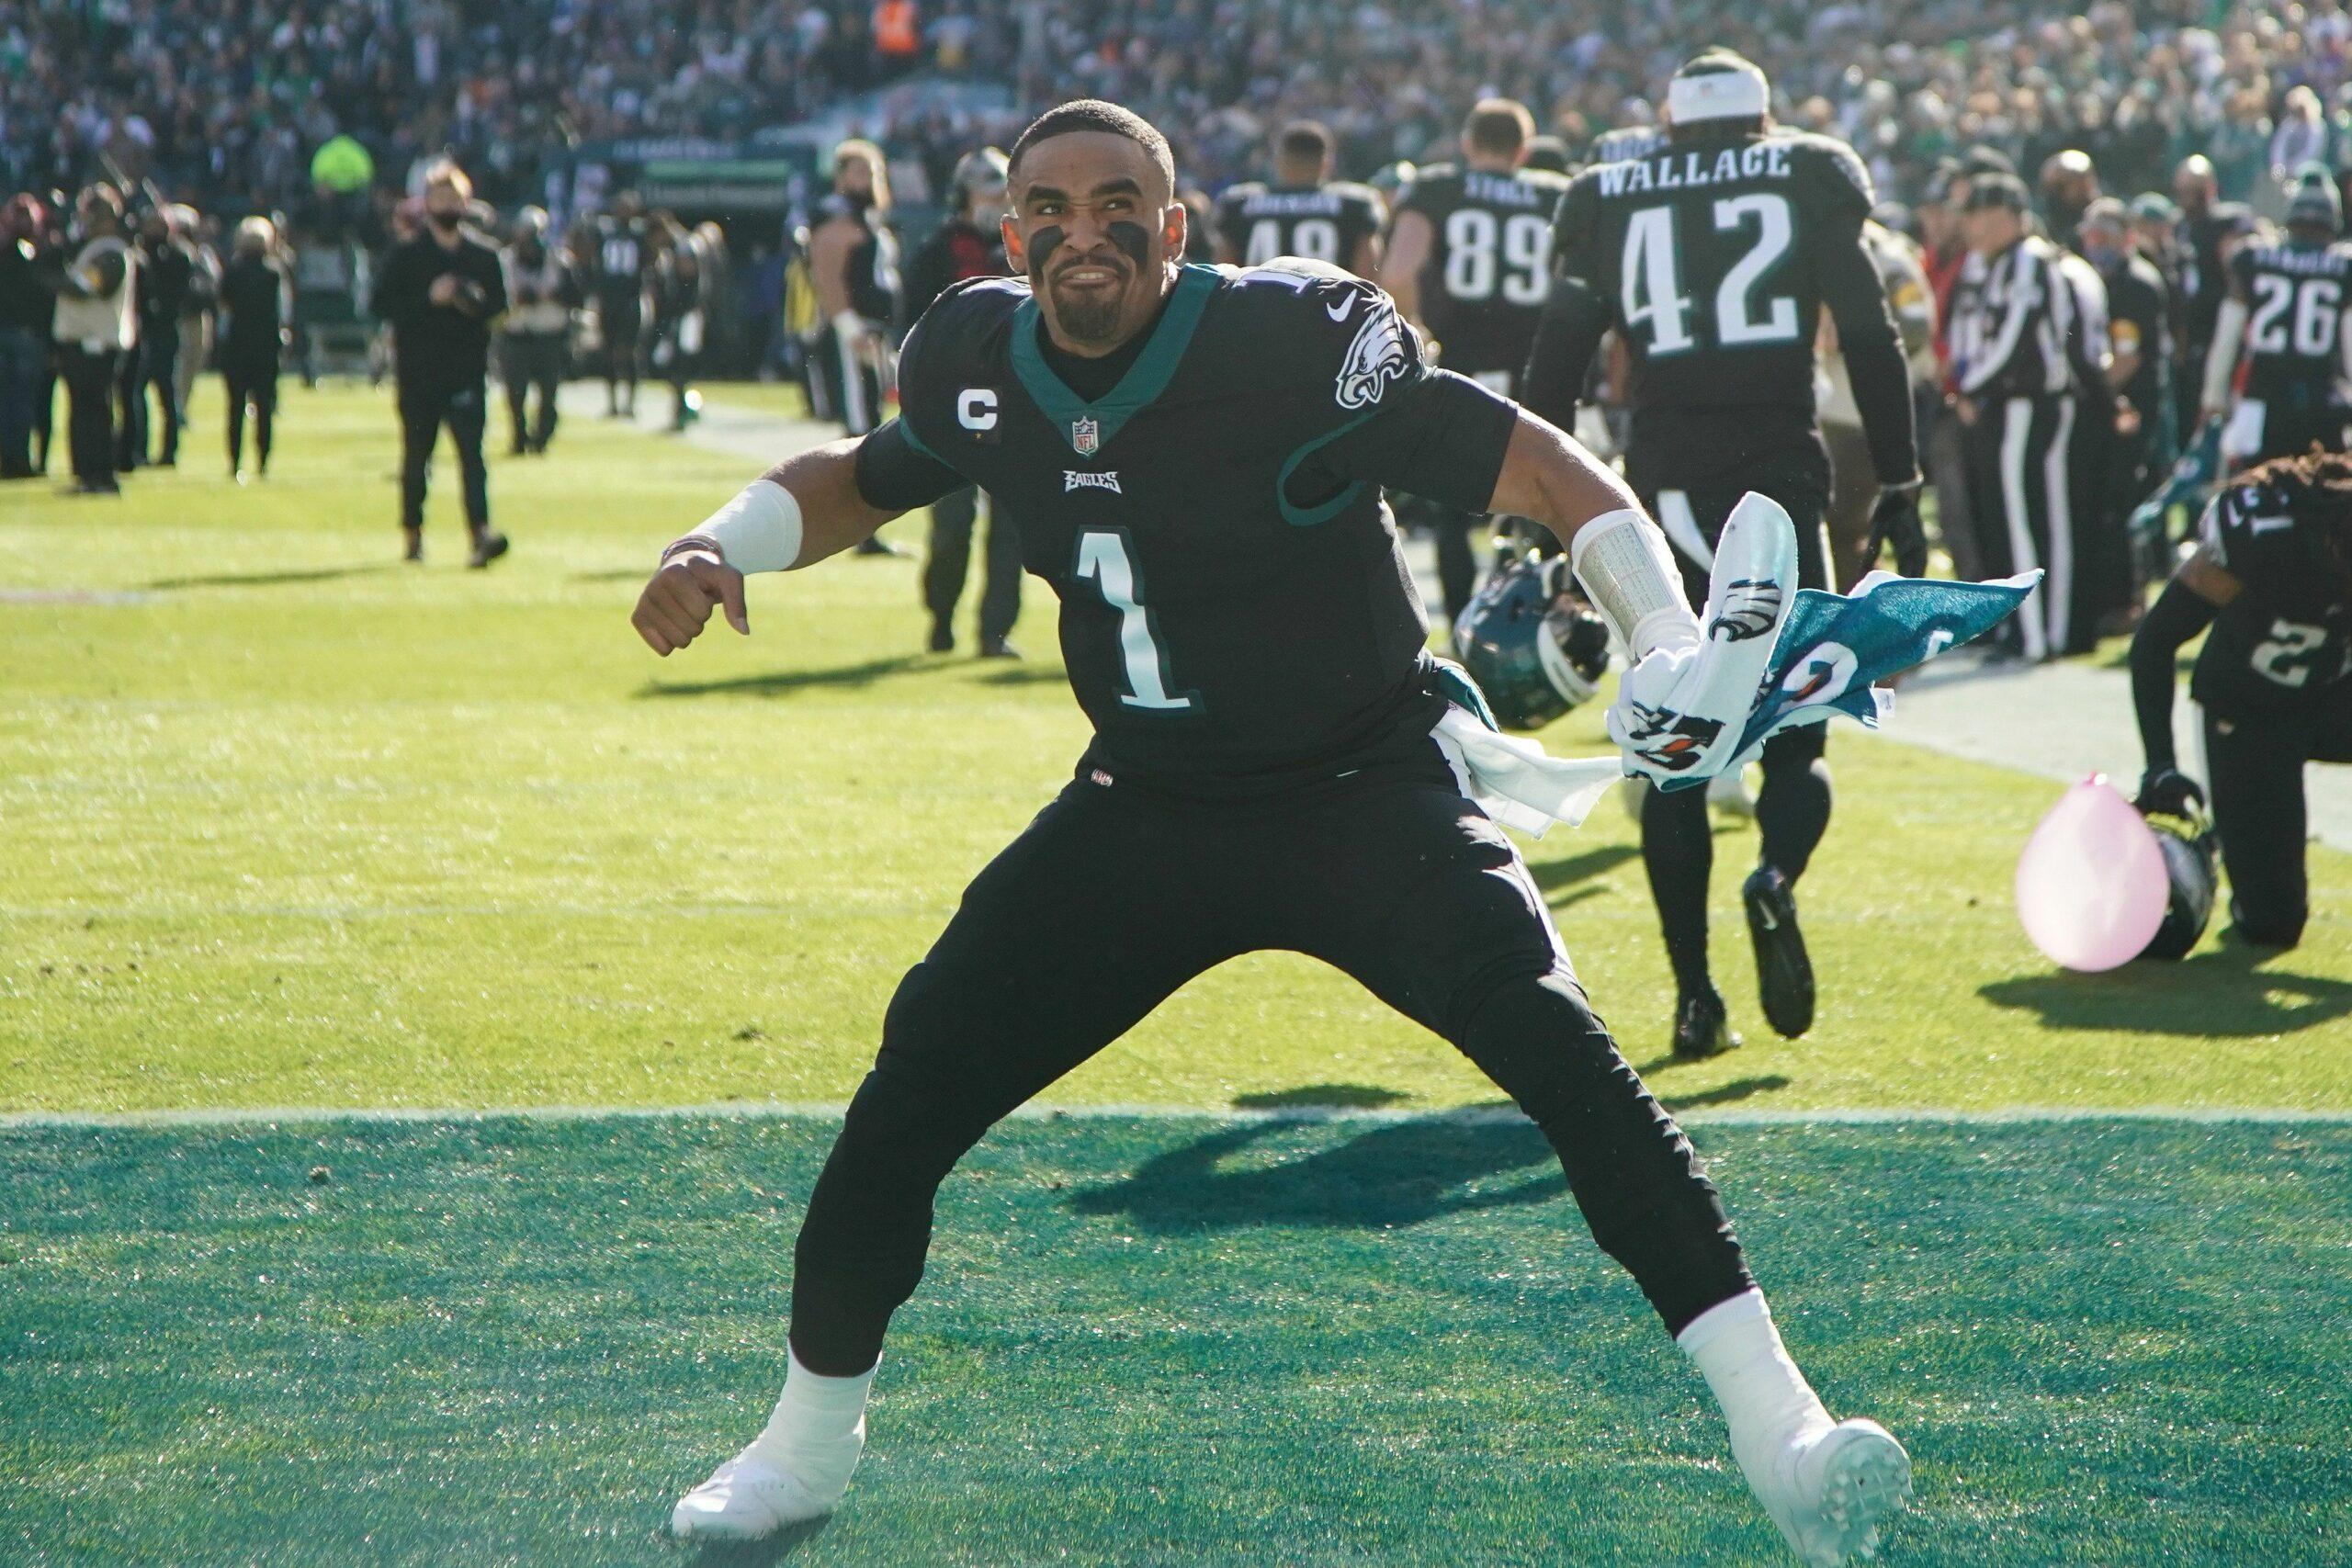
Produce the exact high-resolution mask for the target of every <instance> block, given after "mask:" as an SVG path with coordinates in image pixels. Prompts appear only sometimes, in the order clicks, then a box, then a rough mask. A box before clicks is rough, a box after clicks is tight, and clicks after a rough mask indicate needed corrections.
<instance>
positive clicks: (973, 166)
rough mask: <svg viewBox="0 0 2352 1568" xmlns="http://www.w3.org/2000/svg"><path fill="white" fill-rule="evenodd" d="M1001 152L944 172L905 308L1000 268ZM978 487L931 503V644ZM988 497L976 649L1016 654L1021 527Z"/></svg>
mask: <svg viewBox="0 0 2352 1568" xmlns="http://www.w3.org/2000/svg"><path fill="white" fill-rule="evenodd" d="M1005 175H1006V163H1005V155H1004V153H1003V152H1001V151H999V150H998V149H996V148H994V147H983V148H981V149H980V150H979V151H978V152H971V153H967V154H966V155H965V157H964V159H963V161H962V162H960V163H958V164H956V167H955V170H954V171H953V172H952V173H951V174H950V175H949V177H948V195H949V198H950V200H951V201H952V202H953V204H954V205H953V207H952V208H951V209H950V210H949V212H948V215H947V218H946V220H945V221H944V222H943V223H941V224H940V226H939V227H938V228H937V229H935V230H933V231H932V233H931V235H930V237H929V238H927V239H926V240H924V241H923V243H922V244H920V245H918V246H916V247H915V252H914V254H913V255H911V256H910V257H909V258H908V259H907V269H906V282H907V303H906V313H907V316H908V319H909V320H910V321H911V320H914V319H917V318H919V317H921V316H922V313H923V311H925V310H928V309H930V308H931V302H932V301H933V299H938V298H939V296H940V295H941V294H943V293H944V292H946V290H947V288H949V287H950V286H951V285H953V284H956V283H960V282H962V281H963V280H964V279H966V278H968V277H1000V276H1003V275H1004V273H1005V271H1006V270H1007V269H1006V265H1005V259H1004V231H1003V227H1002V225H1003V221H1004V216H1005V211H1006V208H1007V198H1006V194H1005ZM979 499H980V497H979V491H977V490H974V489H971V488H968V487H967V488H966V489H964V490H960V491H956V493H955V494H954V495H950V496H944V497H942V498H941V499H940V500H938V501H936V502H933V503H932V508H931V548H930V551H929V553H928V554H927V555H926V556H925V558H924V560H923V569H922V597H923V604H924V606H925V607H926V608H928V609H929V610H930V611H931V644H930V647H931V651H932V652H933V653H948V652H952V651H954V649H955V647H956V601H957V600H959V599H961V598H962V597H963V596H964V580H965V578H966V577H967V575H968V574H969V572H970V570H971V560H972V535H973V530H974V528H975V527H976V525H978V521H979ZM988 503H989V535H988V558H987V565H986V567H985V568H984V569H983V570H984V575H983V581H982V583H981V587H980V657H981V658H983V659H1010V658H1015V657H1018V656H1017V655H1016V654H1015V653H1014V651H1013V648H1012V642H1011V641H1010V640H1009V639H1010V638H1011V637H1012V625H1013V623H1014V622H1015V621H1017V620H1018V619H1020V617H1021V533H1020V529H1019V527H1018V525H1015V524H1014V522H1013V521H1012V518H1010V517H1008V516H1006V515H1005V511H1004V503H1003V502H1001V501H1000V500H999V499H998V498H997V497H995V496H993V495H991V496H989V498H988Z"/></svg>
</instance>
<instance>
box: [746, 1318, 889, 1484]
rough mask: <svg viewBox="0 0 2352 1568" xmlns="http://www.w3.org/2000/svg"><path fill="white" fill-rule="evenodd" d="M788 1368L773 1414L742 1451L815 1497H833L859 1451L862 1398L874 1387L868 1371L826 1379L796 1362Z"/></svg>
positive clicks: (862, 1437)
mask: <svg viewBox="0 0 2352 1568" xmlns="http://www.w3.org/2000/svg"><path fill="white" fill-rule="evenodd" d="M787 1354H788V1352H787ZM791 1362H792V1364H791V1367H790V1370H788V1371H786V1373H785V1378H784V1392H783V1393H781V1394H779V1395H777V1396H776V1402H775V1414H774V1415H772V1416H769V1417H768V1424H767V1426H766V1427H765V1428H764V1429H763V1430H762V1432H761V1433H760V1435H759V1436H758V1437H756V1438H752V1446H751V1448H750V1449H749V1450H746V1451H747V1452H749V1453H750V1454H751V1455H752V1457H753V1458H755V1459H757V1460H759V1461H761V1462H762V1463H763V1464H770V1465H774V1466H775V1468H776V1469H778V1470H781V1471H785V1472H787V1473H789V1474H790V1475H792V1476H793V1477H794V1478H795V1479H796V1480H797V1481H799V1482H800V1483H802V1484H803V1485H805V1486H807V1487H808V1488H809V1492H810V1493H811V1494H813V1495H817V1496H820V1497H823V1496H838V1495H840V1494H841V1492H842V1490H843V1489H844V1488H845V1487H847V1486H848V1485H849V1478H850V1472H852V1471H854V1470H855V1469H856V1468H857V1456H858V1455H859V1454H860V1453H863V1452H864V1451H865V1394H866V1391H867V1390H868V1389H870V1388H872V1387H873V1386H874V1370H873V1369H871V1368H869V1369H868V1370H867V1371H864V1372H861V1373H859V1374H858V1375H857V1376H855V1377H848V1378H829V1377H826V1376H825V1375H824V1374H822V1373H821V1372H812V1371H809V1369H808V1368H806V1367H804V1366H802V1365H801V1364H800V1358H799V1357H797V1356H793V1357H791ZM877 1365H878V1363H877Z"/></svg>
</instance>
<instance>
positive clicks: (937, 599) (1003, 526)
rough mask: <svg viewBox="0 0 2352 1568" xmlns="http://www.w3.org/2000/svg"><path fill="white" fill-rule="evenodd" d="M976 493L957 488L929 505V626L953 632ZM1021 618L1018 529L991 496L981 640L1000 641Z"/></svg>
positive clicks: (925, 598)
mask: <svg viewBox="0 0 2352 1568" xmlns="http://www.w3.org/2000/svg"><path fill="white" fill-rule="evenodd" d="M979 515H980V492H979V491H978V489H965V490H959V491H956V493H955V494H953V495H944V496H941V497H940V498H939V499H938V500H937V501H934V502H932V503H931V553H930V555H929V556H928V557H927V558H925V559H924V561H923V565H922V602H923V605H924V607H925V608H926V609H928V610H930V612H931V621H932V625H933V627H935V628H938V629H941V630H950V631H952V630H953V629H954V624H955V620H956V601H957V600H958V599H961V598H962V597H963V596H964V580H965V579H966V578H967V576H969V575H970V572H971V567H972V535H973V533H974V532H975V530H976V529H977V527H978V523H979ZM1020 618H1021V528H1020V525H1018V524H1016V523H1015V522H1014V521H1013V520H1012V518H1010V517H1008V516H1006V515H1005V512H1004V502H1003V501H1002V500H1001V498H999V497H997V496H993V495H992V496H989V534H988V548H987V551H986V553H985V555H984V557H983V561H982V565H981V568H980V641H981V642H982V643H989V642H1001V641H1002V640H1003V639H1004V638H1006V637H1011V636H1012V623H1013V622H1015V621H1017V620H1019V619H1020Z"/></svg>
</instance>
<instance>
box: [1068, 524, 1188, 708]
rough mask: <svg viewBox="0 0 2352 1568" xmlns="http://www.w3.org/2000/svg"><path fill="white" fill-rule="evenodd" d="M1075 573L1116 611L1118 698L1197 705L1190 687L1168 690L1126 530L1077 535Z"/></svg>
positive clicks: (1164, 659) (1144, 704) (1146, 704)
mask: <svg viewBox="0 0 2352 1568" xmlns="http://www.w3.org/2000/svg"><path fill="white" fill-rule="evenodd" d="M1078 575H1079V576H1080V577H1082V578H1083V577H1091V578H1092V579H1093V580H1094V583H1095V586H1096V587H1098V588H1100V589H1101V590H1102V591H1103V603H1104V604H1108V605H1110V606H1111V608H1113V609H1114V610H1116V611H1118V612H1119V653H1120V656H1121V658H1122V659H1124V660H1125V663H1126V667H1127V689H1126V690H1125V692H1123V693H1121V694H1120V696H1119V701H1121V702H1122V703H1125V705H1127V706H1129V707H1131V708H1149V709H1151V710H1153V711H1155V712H1159V713H1182V712H1185V711H1187V710H1189V709H1192V708H1195V707H1198V706H1199V705H1200V699H1199V698H1198V697H1196V696H1194V695H1193V694H1190V693H1186V694H1183V695H1182V696H1174V697H1171V696H1170V695H1169V694H1168V656H1167V655H1166V654H1165V653H1163V652H1161V651H1160V648H1159V638H1158V637H1154V636H1153V635H1152V630H1151V612H1150V611H1148V610H1147V609H1145V608H1144V607H1143V606H1142V605H1141V604H1138V603H1136V568H1135V562H1133V561H1131V560H1129V559H1128V558H1127V536H1126V535H1125V534H1124V533H1112V532H1110V531H1108V530H1103V529H1094V528H1090V529H1088V530H1087V531H1086V532H1084V533H1082V534H1080V535H1079V536H1078Z"/></svg>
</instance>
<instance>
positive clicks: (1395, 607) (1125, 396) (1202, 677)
mask: <svg viewBox="0 0 2352 1568" xmlns="http://www.w3.org/2000/svg"><path fill="white" fill-rule="evenodd" d="M1130 347H1131V348H1134V347H1135V345H1130ZM1123 358H1124V359H1126V360H1127V361H1128V362H1127V363H1125V367H1124V369H1123V370H1121V369H1120V368H1119V362H1120V360H1121V359H1123ZM1057 364H1058V365H1059V367H1060V368H1057ZM1083 368H1086V365H1085V362H1082V361H1073V360H1071V359H1069V358H1068V357H1066V356H1059V355H1057V351H1056V350H1054V349H1053V348H1052V346H1051V345H1050V344H1049V343H1048V342H1047V341H1046V337H1045V333H1044V323H1043V321H1042V319H1041V316H1040V312H1039V310H1038V307H1037V305H1036V303H1035V301H1034V300H1033V299H1032V298H1031V295H1030V288H1029V284H1028V282H1027V281H1026V280H1025V279H1021V278H994V279H975V280H972V281H969V282H965V283H960V284H957V285H956V286H954V287H953V288H949V289H948V291H947V292H946V293H944V294H943V295H942V296H941V297H940V299H939V300H938V302H937V303H936V304H934V305H933V307H932V309H931V310H930V311H929V312H928V313H927V314H926V315H925V316H924V317H923V319H922V321H921V322H920V323H919V324H918V325H917V326H916V328H915V330H914V332H913V333H911V334H910V335H909V337H908V339H907V344H906V347H905V351H904V353H903V355H901V358H900V360H899V397H900V401H901V410H902V412H901V414H900V417H899V419H898V420H897V421H895V422H893V423H891V424H889V425H886V426H885V427H884V428H883V429H882V430H880V431H878V432H877V433H876V434H875V435H874V436H872V437H870V438H869V439H868V440H867V441H866V443H865V446H863V447H861V449H860V451H859V455H858V485H859V490H860V492H861V494H863V495H864V496H865V499H866V501H867V502H869V503H870V504H873V505H876V506H879V507H884V508H888V509H905V508H909V507H913V506H918V505H922V504H924V503H926V502H929V501H931V500H933V499H935V498H936V497H937V496H939V495H943V494H945V493H947V492H948V491H953V490H956V489H958V488H960V487H962V486H964V485H966V484H977V485H978V486H979V487H980V488H981V489H982V490H985V491H988V492H989V494H990V495H993V496H996V497H998V498H999V499H1000V500H1001V502H1002V503H1003V504H1004V507H1005V510H1006V512H1007V513H1008V514H1011V515H1015V516H1018V517H1019V518H1020V519H1021V550H1022V559H1023V565H1024V566H1025V567H1026V568H1027V570H1030V571H1031V572H1033V573H1035V575H1037V576H1039V577H1041V578H1043V579H1045V580H1046V581H1047V582H1048V583H1050V584H1051V585H1052V586H1053V589H1054V592H1055V593H1056V594H1057V596H1058V597H1059V598H1060V600H1061V649H1062V659H1063V661H1064V663H1065V665H1066V666H1067V667H1068V670H1069V682H1070V686H1071V688H1072V689H1073V691H1074V692H1075V693H1076V694H1077V697H1078V700H1079V703H1080V706H1082V707H1083V708H1084V709H1085V711H1086V715H1087V717H1088V718H1089V719H1091V721H1092V723H1093V726H1094V741H1093V744H1092V745H1091V747H1090V748H1089V750H1088V751H1087V754H1086V758H1085V760H1084V761H1082V762H1081V763H1080V777H1087V776H1091V773H1095V772H1100V773H1102V774H1103V775H1104V776H1105V781H1109V780H1115V781H1116V782H1118V783H1120V784H1126V783H1128V782H1129V781H1131V780H1133V781H1136V782H1140V783H1144V784H1147V785H1149V786H1157V787H1161V788H1165V789H1167V790H1170V791H1171V792H1176V793H1183V794H1193V795H1250V794H1259V793H1269V792H1272V791H1273V790H1276V789H1280V788H1283V787H1286V786H1288V785H1291V784H1299V783H1305V782H1308V781H1311V780H1314V779H1316V778H1321V777H1331V776H1335V775H1337V774H1339V773H1346V772H1348V771H1351V770H1352V769H1354V768H1357V767H1360V766H1363V765H1364V764H1366V763H1367V762H1371V761H1384V760H1387V759H1390V758H1403V757H1406V756H1409V755H1414V754H1418V753H1419V752H1425V751H1426V750H1427V748H1428V745H1429V731H1430V728H1431V727H1432V726H1433V725H1434V724H1435V723H1436V722H1437V720H1438V719H1439V718H1441V717H1442V716H1443V714H1444V699H1443V697H1442V695H1439V694H1437V692H1436V688H1435V685H1434V679H1433V675H1432V669H1431V666H1430V660H1429V659H1428V656H1427V654H1426V652H1425V651H1424V644H1425V643H1426V641H1427V638H1428V621H1427V619H1426V617H1425V615H1424V614H1423V611H1422V607H1421V599H1420V593H1419V590H1418V589H1417V588H1416V587H1415V585H1414V582H1413V578H1412V574H1411V572H1410V570H1408V568H1407V566H1406V564H1405V560H1404V558H1403V555H1402V554H1401V552H1400V551H1399V549H1398V546H1397V530H1396V526H1395V524H1394V522H1393V521H1392V520H1391V518H1390V517H1389V515H1388V512H1387V509H1386V507H1385V505H1384V504H1383V503H1382V501H1381V487H1382V486H1383V485H1395V486H1397V488H1400V489H1409V490H1412V491H1415V492H1416V493H1419V494H1426V495H1430V496H1433V497H1435V498H1437V499H1439V500H1441V501H1442V502H1446V503H1448V504H1456V505H1459V506H1461V507H1462V508H1463V509H1464V510H1465V511H1476V510H1482V509H1483V508H1484V507H1485V506H1486V504H1487V499H1488V497H1489V496H1490V495H1491V494H1492V492H1493V489H1494V484H1495V480H1496V478H1497V476H1498V474H1499V473H1500V471H1501V468H1502V458H1503V453H1504V449H1505V448H1506V447H1507V446H1508V445H1509V443H1510V432H1511V429H1512V427H1513V425H1514V424H1515V423H1516V422H1517V419H1518V410H1517V409H1516V407H1515V406H1514V405H1512V404H1511V403H1510V402H1508V401H1505V400H1502V399H1500V398H1498V397H1496V396H1494V395H1493V394H1491V393H1489V392H1487V391H1486V390H1485V389H1481V388H1479V387H1476V385H1473V384H1471V383H1469V382H1466V381H1464V379H1463V378H1460V377H1458V376H1452V375H1449V374H1447V373H1445V372H1443V371H1440V370H1437V369H1435V368H1434V367H1430V366H1428V365H1426V364H1424V363H1423V361H1422V359H1421V357H1420V354H1419V348H1418V346H1417V344H1416V343H1415V340H1414V337H1413V334H1412V333H1410V332H1409V331H1408V330H1407V329H1406V327H1405V324H1404V322H1403V321H1402V320H1401V319H1400V318H1399V317H1398V315H1397V310H1396V307H1395V306H1394V305H1393V304H1392V303H1391V302H1390V300H1389V299H1388V297H1387V295H1386V294H1385V293H1383V292H1382V291H1381V290H1380V289H1379V288H1376V287H1374V286H1373V285H1371V284H1369V283H1365V282H1363V281H1362V280H1360V279H1357V278H1354V277H1351V276H1349V275H1347V274H1345V273H1342V272H1340V270H1339V269H1337V268H1335V267H1331V266H1329V265H1325V264H1321V263H1315V262H1307V261H1298V260H1286V261H1283V262H1279V263H1276V264H1274V265H1270V266H1266V267H1261V268H1255V269H1250V270H1242V269H1238V268H1233V267H1206V266H1186V267H1183V268H1182V269H1181V270H1180V271H1179V273H1178V274H1177V277H1176V282H1175V285H1174V287H1173V288H1172V289H1171V291H1170V293H1169V295H1168V296H1167V298H1166V299H1165V301H1164V303H1163V306H1162V309H1161V310H1160V313H1159V319H1158V321H1157V324H1155V325H1154V326H1152V327H1151V328H1150V329H1149V330H1148V333H1146V334H1145V335H1144V336H1142V338H1141V339H1140V340H1139V348H1138V349H1136V351H1134V352H1132V353H1131V354H1129V353H1126V352H1125V351H1123V352H1122V354H1120V355H1114V357H1113V359H1112V360H1110V361H1108V362H1105V364H1103V365H1099V366H1095V367H1091V368H1092V371H1093V376H1092V377H1091V378H1089V377H1083V376H1080V375H1079V374H1078V372H1079V371H1080V369H1083ZM1110 371H1116V372H1117V373H1118V378H1117V380H1116V382H1115V384H1114V385H1111V386H1109V387H1107V388H1104V387H1102V386H1100V385H1099V381H1100V379H1101V378H1102V377H1103V375H1104V374H1106V373H1108V372H1110ZM1066 375H1068V376H1069V377H1071V378H1076V379H1080V380H1081V381H1091V390H1092V391H1093V395H1092V396H1091V397H1090V396H1081V395H1080V391H1079V390H1077V389H1074V388H1073V386H1072V385H1071V384H1070V381H1069V379H1066V378H1065V377H1066ZM1098 782H1102V781H1098Z"/></svg>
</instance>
